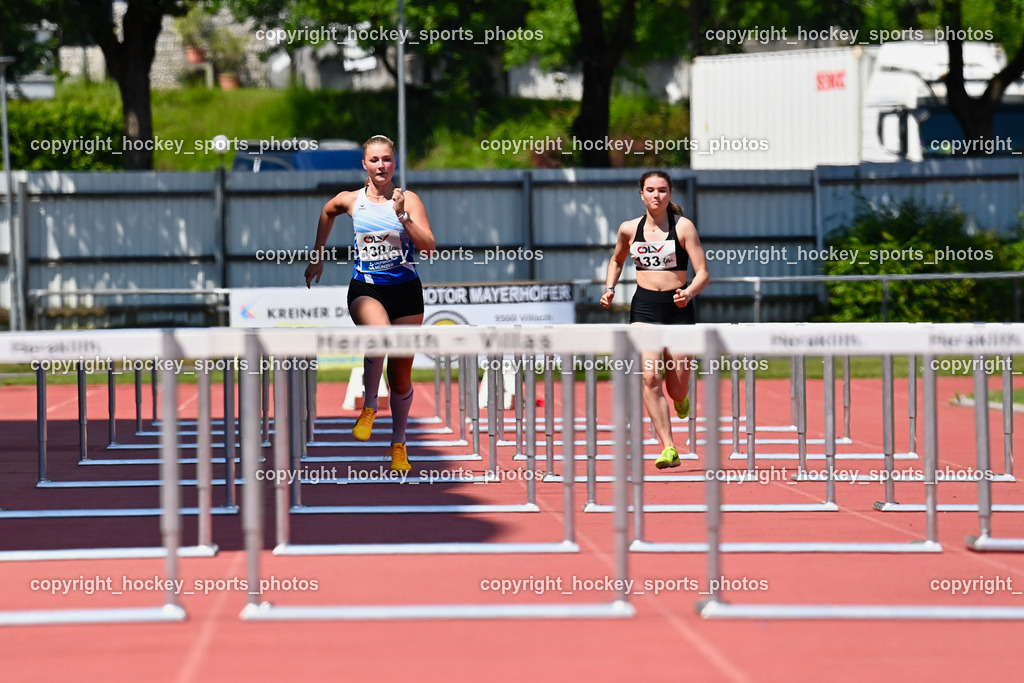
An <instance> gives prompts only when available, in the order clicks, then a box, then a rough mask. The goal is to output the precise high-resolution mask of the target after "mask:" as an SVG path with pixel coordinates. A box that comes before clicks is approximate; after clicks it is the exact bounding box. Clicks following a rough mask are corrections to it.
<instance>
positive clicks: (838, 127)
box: [689, 41, 1024, 169]
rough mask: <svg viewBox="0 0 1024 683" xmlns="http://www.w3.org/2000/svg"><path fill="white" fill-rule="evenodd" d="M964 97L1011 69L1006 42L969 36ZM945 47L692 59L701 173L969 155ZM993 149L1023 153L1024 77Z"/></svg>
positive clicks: (694, 159)
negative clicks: (949, 92) (950, 100)
mask: <svg viewBox="0 0 1024 683" xmlns="http://www.w3.org/2000/svg"><path fill="white" fill-rule="evenodd" d="M963 45H964V79H965V83H966V87H967V92H968V93H969V94H970V95H972V96H977V95H979V94H981V92H982V91H983V90H984V88H985V86H986V83H987V81H988V79H989V78H991V77H992V76H993V75H994V74H995V73H997V72H998V71H999V70H1000V69H1002V68H1003V66H1005V64H1006V56H1005V54H1004V53H1003V50H1002V48H1001V47H1000V46H998V45H995V44H992V43H984V42H964V44H963ZM948 60H949V53H948V48H947V46H946V43H945V42H933V43H932V42H921V41H908V42H890V43H883V44H881V45H853V46H849V47H842V48H823V49H815V50H789V51H781V52H757V53H745V54H735V55H723V56H715V57H698V58H697V59H695V60H694V63H693V69H692V74H691V86H690V138H689V143H690V162H691V166H692V167H693V168H694V169H808V168H814V167H815V166H819V165H856V164H860V163H862V162H892V161H899V160H903V159H907V160H912V161H920V160H922V159H926V158H931V157H941V156H951V155H954V154H957V153H963V151H964V147H963V146H964V144H965V142H964V139H963V132H962V130H961V128H960V125H959V123H958V122H957V121H956V119H955V117H954V116H953V114H952V113H951V112H950V111H949V107H948V105H947V102H946V88H945V84H944V82H943V81H942V77H943V75H944V74H945V73H946V71H947V69H948ZM991 147H992V149H991V150H990V151H991V152H993V153H996V154H1013V153H1017V154H1020V153H1021V151H1022V149H1024V83H1022V82H1021V81H1018V82H1016V83H1014V84H1012V85H1011V86H1010V88H1008V89H1007V92H1006V95H1005V96H1004V98H1003V104H1002V106H1001V107H1000V109H999V112H998V113H997V115H996V140H994V141H993V143H992V145H991Z"/></svg>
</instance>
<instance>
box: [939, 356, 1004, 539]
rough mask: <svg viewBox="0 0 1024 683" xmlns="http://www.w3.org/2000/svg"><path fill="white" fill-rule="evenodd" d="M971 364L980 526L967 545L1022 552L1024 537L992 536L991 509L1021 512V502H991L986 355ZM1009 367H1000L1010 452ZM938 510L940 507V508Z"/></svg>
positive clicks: (977, 357)
mask: <svg viewBox="0 0 1024 683" xmlns="http://www.w3.org/2000/svg"><path fill="white" fill-rule="evenodd" d="M975 359H976V361H977V362H976V363H975V365H974V429H975V432H976V442H977V449H978V456H977V457H978V472H980V473H982V475H983V476H981V477H980V478H979V479H978V505H977V509H978V524H979V526H980V527H981V529H980V532H979V534H978V535H977V536H968V537H967V540H966V544H967V547H968V548H969V549H971V550H974V551H976V552H992V551H1000V552H1016V553H1019V552H1024V538H995V537H993V536H992V512H993V510H998V511H1002V512H1024V505H1001V506H996V505H993V504H992V480H991V479H990V478H989V477H988V476H987V475H988V472H989V467H990V460H989V443H988V439H989V425H988V410H989V408H988V382H987V381H986V379H987V376H986V374H985V371H984V364H985V356H983V355H980V356H975ZM1009 370H1010V366H1009V365H1008V364H1007V365H1004V366H1003V430H1004V431H1003V433H1004V439H1006V441H1005V444H1006V446H1005V447H1006V452H1007V453H1010V452H1011V449H1012V448H1013V445H1012V443H1010V441H1009V438H1011V437H1012V435H1013V391H1012V386H1010V385H1009V384H1008V382H1007V377H1008V376H1009ZM1005 464H1006V465H1008V467H1007V468H1006V471H1007V472H1010V473H1011V474H1012V472H1013V461H1012V459H1010V458H1008V459H1007V460H1006V462H1005ZM940 509H941V508H940Z"/></svg>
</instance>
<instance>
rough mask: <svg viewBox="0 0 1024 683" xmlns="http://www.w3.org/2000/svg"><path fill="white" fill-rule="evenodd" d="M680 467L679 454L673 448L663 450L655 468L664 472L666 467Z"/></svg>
mask: <svg viewBox="0 0 1024 683" xmlns="http://www.w3.org/2000/svg"><path fill="white" fill-rule="evenodd" d="M679 465H680V462H679V452H678V451H676V449H674V448H672V447H671V446H669V447H668V448H666V449H665V450H663V451H662V452H661V455H660V456H658V459H657V460H655V461H654V466H655V467H657V468H658V469H659V470H663V469H665V468H666V467H679Z"/></svg>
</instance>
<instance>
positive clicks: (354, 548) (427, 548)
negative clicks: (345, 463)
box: [274, 541, 580, 555]
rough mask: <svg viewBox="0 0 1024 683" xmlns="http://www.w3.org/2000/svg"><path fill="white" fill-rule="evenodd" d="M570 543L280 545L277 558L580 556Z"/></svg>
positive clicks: (577, 546) (275, 552)
mask: <svg viewBox="0 0 1024 683" xmlns="http://www.w3.org/2000/svg"><path fill="white" fill-rule="evenodd" d="M578 552H580V547H579V545H577V544H576V543H573V542H571V541H562V542H560V543H354V544H346V543H338V544H318V545H317V544H310V545H293V544H290V543H280V544H278V545H277V547H275V548H274V554H275V555H429V554H434V555H463V554H465V555H472V554H479V555H492V554H494V555H501V554H509V555H511V554H518V553H529V554H532V553H578Z"/></svg>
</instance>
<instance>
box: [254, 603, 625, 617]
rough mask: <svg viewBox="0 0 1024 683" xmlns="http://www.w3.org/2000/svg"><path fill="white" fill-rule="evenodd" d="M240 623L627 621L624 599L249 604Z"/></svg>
mask: <svg viewBox="0 0 1024 683" xmlns="http://www.w3.org/2000/svg"><path fill="white" fill-rule="evenodd" d="M240 616H241V618H242V620H244V621H328V620H330V621H391V620H414V619H608V618H614V619H623V618H625V619H628V618H632V617H634V616H636V608H635V607H633V605H632V604H630V603H628V602H626V601H624V600H616V601H614V602H608V603H577V604H571V603H570V604H566V605H552V604H544V605H358V606H357V605H309V606H292V605H282V606H275V605H271V604H269V603H261V604H259V605H253V604H249V605H246V606H245V609H243V610H242V613H241V615H240Z"/></svg>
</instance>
